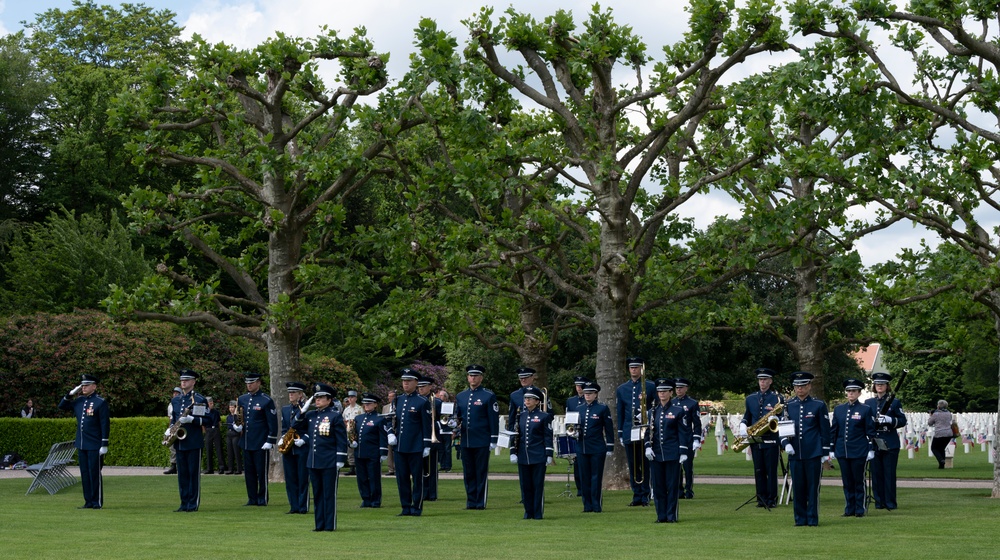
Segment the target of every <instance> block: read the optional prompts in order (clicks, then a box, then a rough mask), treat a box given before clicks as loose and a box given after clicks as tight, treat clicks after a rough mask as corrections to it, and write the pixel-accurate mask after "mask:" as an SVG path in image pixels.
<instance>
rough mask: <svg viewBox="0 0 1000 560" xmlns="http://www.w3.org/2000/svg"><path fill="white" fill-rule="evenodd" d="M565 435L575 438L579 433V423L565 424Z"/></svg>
mask: <svg viewBox="0 0 1000 560" xmlns="http://www.w3.org/2000/svg"><path fill="white" fill-rule="evenodd" d="M566 435H567V436H569V437H571V438H573V439H576V438H577V436H579V435H580V425H579V424H566Z"/></svg>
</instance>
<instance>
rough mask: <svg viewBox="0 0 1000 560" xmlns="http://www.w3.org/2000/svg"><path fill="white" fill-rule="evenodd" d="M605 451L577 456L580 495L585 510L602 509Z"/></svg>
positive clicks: (595, 510)
mask: <svg viewBox="0 0 1000 560" xmlns="http://www.w3.org/2000/svg"><path fill="white" fill-rule="evenodd" d="M606 461H607V455H606V454H604V453H587V454H580V455H577V456H576V467H577V468H578V472H579V478H580V495H581V496H582V497H583V511H584V512H588V511H593V512H600V511H602V507H601V504H602V502H603V499H602V497H601V490H602V488H601V487H602V486H603V482H604V463H605V462H606Z"/></svg>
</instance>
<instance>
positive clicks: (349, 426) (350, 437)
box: [344, 418, 358, 445]
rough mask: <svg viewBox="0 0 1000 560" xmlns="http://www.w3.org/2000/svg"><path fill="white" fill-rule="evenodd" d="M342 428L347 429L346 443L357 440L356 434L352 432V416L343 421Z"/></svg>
mask: <svg viewBox="0 0 1000 560" xmlns="http://www.w3.org/2000/svg"><path fill="white" fill-rule="evenodd" d="M344 428H346V429H347V444H348V445H350V444H352V443H354V442H355V441H357V440H358V435H357V434H355V433H354V418H351V419H350V420H348V421H347V422H345V423H344Z"/></svg>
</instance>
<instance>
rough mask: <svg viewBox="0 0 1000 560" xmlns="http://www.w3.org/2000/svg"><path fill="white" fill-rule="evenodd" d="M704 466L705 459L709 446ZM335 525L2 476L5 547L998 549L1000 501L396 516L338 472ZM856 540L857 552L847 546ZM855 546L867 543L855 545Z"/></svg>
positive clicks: (249, 551) (117, 554)
mask: <svg viewBox="0 0 1000 560" xmlns="http://www.w3.org/2000/svg"><path fill="white" fill-rule="evenodd" d="M705 463H706V464H708V463H710V461H708V460H707V457H706V461H705ZM341 481H342V484H341V487H340V492H339V495H340V497H341V500H340V515H339V520H338V522H339V529H338V531H337V532H336V533H313V532H311V529H312V526H313V520H312V516H311V515H310V516H301V515H285V514H284V512H285V511H286V509H287V508H286V504H287V502H286V500H285V496H284V486H283V485H272V486H271V492H272V505H271V506H270V507H267V508H249V507H243V506H242V504H243V503H244V501H245V500H246V494H245V487H244V484H243V480H242V478H241V477H233V476H205V477H203V489H202V507H201V511H199V512H197V513H190V514H189V513H174V512H173V510H174V509H175V508H176V507H177V505H178V497H177V487H176V478H175V477H171V476H145V477H139V476H137V477H107V478H106V479H105V483H106V491H105V500H106V508H105V509H103V510H100V511H93V510H77V509H76V506H78V505H80V504H81V503H82V497H81V495H80V486H79V485H76V486H73V487H71V488H67V489H65V490H63V491H62V492H60V493H58V494H56V495H54V496H50V495H48V494H47V493H45V492H44V491H41V492H40V493H35V494H32V495H30V496H25V495H24V492H25V490H26V489H27V487H28V485H29V481H28V480H27V479H4V480H0V499H2V503H3V506H4V507H3V508H0V533H2V535H3V539H2V544H0V557H2V558H32V559H39V558H60V559H64V558H75V559H86V558H101V559H107V558H169V559H171V560H176V559H178V558H191V557H195V558H265V557H266V558H274V557H278V556H280V557H283V558H316V557H318V558H329V557H341V558H352V559H354V558H378V559H380V560H385V559H388V558H403V559H408V558H478V559H488V558H524V557H528V558H532V559H535V558H567V557H571V556H579V555H581V554H585V555H586V557H588V558H646V557H650V556H653V555H663V554H666V555H669V556H670V557H674V558H784V557H791V556H794V557H796V558H832V557H843V556H848V555H853V554H863V555H864V556H866V557H877V558H880V559H881V558H906V559H908V560H913V559H918V558H934V559H940V558H960V557H961V558H995V557H996V556H997V546H998V538H997V522H996V519H997V516H998V514H1000V500H992V499H989V490H974V491H969V490H943V489H909V488H902V489H900V492H899V494H900V499H899V502H900V509H899V510H897V511H894V512H882V511H876V512H873V513H872V514H871V515H870V516H869V517H868V518H865V519H857V518H842V517H840V513H841V512H842V504H843V495H842V493H841V491H840V489H839V488H825V489H824V490H823V493H822V496H821V513H820V526H819V527H816V528H811V527H793V523H792V514H791V509H790V507H788V506H783V507H780V508H776V509H775V510H773V511H770V512H768V511H765V510H762V509H757V508H753V507H749V506H748V507H745V508H743V509H741V510H739V511H735V510H736V507H737V506H739V505H740V504H742V503H743V501H744V500H745V499H746V498H747V497H748V496H747V493H748V491H751V492H752V490H751V488H750V487H749V486H747V485H739V486H731V485H709V484H702V485H700V486H698V487H696V492H697V498H696V499H695V500H690V501H688V500H685V501H682V502H681V504H680V517H681V522H680V523H679V524H676V525H656V524H654V523H653V519H654V517H655V515H654V512H653V511H652V509H651V508H628V507H625V504H626V503H628V501H629V499H630V494H629V493H625V492H612V493H608V494H606V495H605V512H604V513H603V514H587V515H584V514H582V513H580V510H581V503H580V501H579V499H578V498H575V497H573V498H565V497H559V496H558V494H559V493H560V492H561V491H562V490H563V489H564V486H565V485H564V483H563V482H561V481H560V482H549V483H548V484H547V499H546V506H545V507H546V510H545V519H544V520H542V521H525V520H522V519H521V514H522V511H523V510H522V509H521V506H520V505H519V504H518V503H517V501H518V487H517V483H516V482H515V481H511V480H504V481H494V482H491V483H490V499H489V509H487V510H486V511H465V510H464V509H463V507H464V505H465V498H464V492H463V488H462V483H461V481H458V480H442V481H441V488H440V496H441V499H440V500H439V501H437V502H434V503H428V504H426V506H425V510H424V516H423V517H420V518H409V517H408V518H398V517H395V514H396V513H398V511H399V509H398V498H397V494H396V488H395V484H394V481H393V480H391V479H384V480H383V481H384V491H385V497H384V504H385V505H384V507H383V508H382V509H380V510H362V509H358V508H357V505H358V504H359V503H360V500H359V498H358V493H357V487H356V485H355V481H354V479H353V478H341ZM852 550H853V551H854V552H852ZM861 551H864V552H861Z"/></svg>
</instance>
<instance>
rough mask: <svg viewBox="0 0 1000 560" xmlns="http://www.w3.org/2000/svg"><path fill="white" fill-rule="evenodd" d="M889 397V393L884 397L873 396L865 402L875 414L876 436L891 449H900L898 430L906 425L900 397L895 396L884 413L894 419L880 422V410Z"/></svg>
mask: <svg viewBox="0 0 1000 560" xmlns="http://www.w3.org/2000/svg"><path fill="white" fill-rule="evenodd" d="M888 397H889V396H888V395H886V396H885V397H882V398H878V397H872V398H870V399H868V400H867V401H865V404H867V405H868V407H869V408H871V409H872V414H874V415H875V420H876V421H875V437H877V438H879V439H881V440H882V441H883V442H885V446H886V447H888V448H889V449H899V448H900V447H901V445H900V441H899V432H897V431H896V430H898V429H899V428H903V427H905V426H906V414H903V405H902V403H900V402H899V399H896V398H893V399H892V404H890V405H889V409H888V410H886V411H885V413H884V414H885V415H886V416H888V417H889V418H891V419H892V423H891V424H879V423H878V415H879V414H880V412H879V411H881V410H882V408H883V407H884V406H885V401H886V399H887V398H888Z"/></svg>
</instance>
